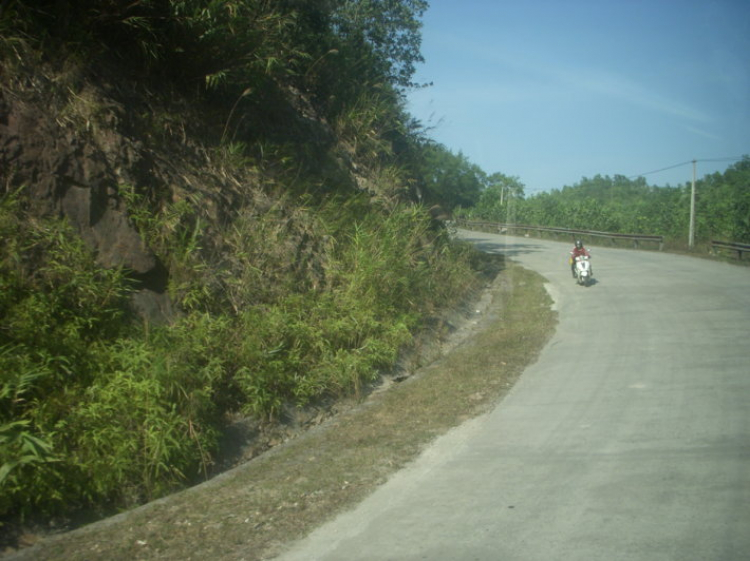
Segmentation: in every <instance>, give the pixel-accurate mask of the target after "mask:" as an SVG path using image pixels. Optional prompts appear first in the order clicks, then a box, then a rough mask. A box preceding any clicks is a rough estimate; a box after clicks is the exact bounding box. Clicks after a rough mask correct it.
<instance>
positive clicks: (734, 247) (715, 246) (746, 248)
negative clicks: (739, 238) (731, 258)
mask: <svg viewBox="0 0 750 561" xmlns="http://www.w3.org/2000/svg"><path fill="white" fill-rule="evenodd" d="M719 249H726V250H729V251H736V252H737V259H739V260H740V261H742V254H743V253H744V252H750V244H746V243H734V242H720V241H716V240H711V253H716V252H717V250H719Z"/></svg>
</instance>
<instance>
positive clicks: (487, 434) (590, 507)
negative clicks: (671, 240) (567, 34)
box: [280, 232, 750, 561]
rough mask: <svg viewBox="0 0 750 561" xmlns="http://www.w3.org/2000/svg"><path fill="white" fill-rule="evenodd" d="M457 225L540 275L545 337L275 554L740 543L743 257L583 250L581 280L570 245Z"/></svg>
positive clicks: (717, 552) (743, 539)
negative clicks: (525, 363)
mask: <svg viewBox="0 0 750 561" xmlns="http://www.w3.org/2000/svg"><path fill="white" fill-rule="evenodd" d="M461 235H462V236H463V237H465V238H467V239H470V240H472V241H473V242H475V243H477V244H478V245H479V246H480V247H481V248H483V249H484V250H486V251H492V252H497V251H499V252H505V253H507V254H509V255H510V256H512V257H513V258H514V259H515V260H517V261H518V262H520V263H521V264H522V265H524V266H525V267H527V268H530V269H533V270H536V271H538V272H540V273H541V274H542V275H544V276H545V277H546V278H547V279H548V280H549V285H548V288H549V291H550V293H551V294H552V295H553V297H554V298H555V300H556V305H557V308H558V310H559V314H560V323H559V326H558V330H557V333H556V335H555V336H554V337H553V339H552V340H551V341H550V343H549V344H548V346H547V347H546V348H545V350H544V351H543V353H542V355H541V357H540V359H539V360H538V361H537V363H536V364H534V365H533V366H531V367H530V368H528V369H527V370H526V372H525V373H524V374H523V376H522V378H521V380H520V381H519V382H518V383H517V384H516V386H515V387H514V388H513V390H512V391H511V392H510V394H509V395H508V396H507V397H506V398H505V399H504V400H503V401H502V402H501V403H500V404H499V406H498V407H496V408H495V409H494V411H492V412H491V413H489V414H487V415H485V416H483V417H480V418H478V419H475V420H473V421H471V422H469V423H467V424H465V425H463V426H461V427H459V428H457V429H455V430H453V431H452V432H450V433H449V434H448V435H446V436H445V437H443V438H441V439H439V440H438V441H437V442H436V443H435V445H434V446H432V447H430V448H429V450H428V451H427V452H425V453H424V454H423V455H422V456H421V457H420V458H419V459H418V460H417V461H416V462H415V463H414V464H413V465H412V466H410V467H409V468H407V469H405V470H403V471H401V472H399V473H398V474H397V475H395V476H394V477H393V478H392V479H391V480H390V481H389V482H388V483H386V484H385V485H383V486H382V487H380V488H379V489H378V490H377V491H376V492H375V493H373V494H372V495H371V496H370V497H369V498H368V499H366V500H365V501H364V502H363V503H361V504H360V505H359V506H358V507H357V508H355V509H354V510H352V511H350V512H348V513H345V514H343V515H341V516H339V517H338V518H336V519H335V520H334V521H332V522H331V523H329V524H327V525H324V526H323V527H321V528H320V529H319V530H317V531H316V532H314V533H313V534H311V536H309V537H308V538H307V539H306V540H303V541H301V542H299V543H297V544H296V545H295V546H294V547H293V548H292V549H291V550H290V551H288V552H287V554H286V555H284V556H282V557H281V558H280V559H283V560H284V561H292V560H305V561H309V560H313V559H316V560H330V561H334V560H341V561H352V560H373V561H381V560H388V559H390V560H394V561H396V560H398V561H411V560H417V559H425V560H431V561H439V560H446V561H447V560H451V561H456V560H481V561H490V560H491V561H496V560H507V561H513V560H524V561H527V560H529V561H530V560H534V561H536V560H539V561H553V560H563V561H576V560H581V561H598V560H607V561H617V560H633V561H635V560H648V561H660V560H670V561H671V560H675V561H692V560H695V561H698V560H700V561H720V560H726V561H742V560H747V559H750V268H742V267H736V266H732V265H727V264H720V263H714V262H711V261H707V260H700V259H694V258H689V257H681V256H674V255H669V254H662V253H658V252H646V251H628V250H617V249H604V248H601V249H599V248H594V249H593V260H592V262H593V266H594V276H595V278H596V279H597V283H596V284H595V285H593V286H591V287H589V288H584V287H579V286H576V285H575V283H574V281H573V279H572V278H571V276H570V272H569V269H567V268H566V255H567V251H568V248H569V245H570V244H561V243H556V242H548V241H539V240H534V239H530V238H512V237H504V236H499V235H492V234H482V233H476V232H461ZM500 352H501V350H500V349H498V353H500Z"/></svg>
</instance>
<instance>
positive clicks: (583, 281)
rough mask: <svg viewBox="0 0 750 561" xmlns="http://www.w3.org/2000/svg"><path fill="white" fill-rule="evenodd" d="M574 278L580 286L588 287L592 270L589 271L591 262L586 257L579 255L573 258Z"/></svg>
mask: <svg viewBox="0 0 750 561" xmlns="http://www.w3.org/2000/svg"><path fill="white" fill-rule="evenodd" d="M574 272H575V276H576V282H577V283H578V284H580V285H581V286H588V285H589V284H591V278H592V276H593V275H592V270H591V262H590V261H589V257H588V256H587V255H579V256H578V257H576V258H575V268H574Z"/></svg>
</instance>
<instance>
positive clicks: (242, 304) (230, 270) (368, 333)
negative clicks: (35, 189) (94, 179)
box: [0, 192, 474, 520]
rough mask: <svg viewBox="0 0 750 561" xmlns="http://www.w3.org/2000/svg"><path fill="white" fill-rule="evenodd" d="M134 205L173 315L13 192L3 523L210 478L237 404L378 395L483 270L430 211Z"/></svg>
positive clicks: (131, 199) (0, 328)
mask: <svg viewBox="0 0 750 561" xmlns="http://www.w3.org/2000/svg"><path fill="white" fill-rule="evenodd" d="M126 200H127V201H128V205H129V208H130V213H131V218H132V219H133V222H134V224H135V225H136V226H137V227H138V228H139V230H140V231H141V235H142V236H143V238H144V239H145V240H147V241H148V243H149V245H150V246H151V247H152V249H153V250H154V251H155V252H156V253H157V255H159V256H160V258H161V259H163V260H164V262H166V263H168V265H169V269H170V274H171V278H170V285H171V295H172V298H173V302H174V304H175V306H176V307H177V308H178V309H179V310H180V312H179V314H178V315H177V318H176V319H175V320H174V321H173V322H172V323H171V324H165V325H148V324H143V323H142V322H138V321H135V318H133V317H132V316H131V314H130V312H129V311H128V295H129V293H130V291H131V290H132V288H131V285H130V283H129V281H128V276H127V272H126V271H121V270H107V269H102V268H101V267H99V266H98V265H97V264H96V260H95V255H94V254H93V253H92V252H91V251H90V250H89V249H87V248H86V246H85V245H84V244H83V242H82V241H81V240H80V239H79V238H78V237H77V235H76V234H75V233H74V232H73V231H72V229H71V228H70V227H69V226H67V225H66V224H65V222H63V221H58V220H39V219H31V218H30V217H29V216H27V215H26V214H25V212H24V211H23V205H22V195H21V194H18V193H16V194H11V195H5V196H4V197H3V198H2V201H0V234H2V238H3V241H4V243H3V246H2V248H1V249H0V289H1V290H0V490H1V491H2V492H0V520H2V519H5V520H8V519H16V520H18V519H23V518H26V517H32V516H39V515H42V516H50V515H60V514H65V513H70V512H71V511H73V510H76V509H83V508H87V509H91V508H94V509H100V510H101V509H109V508H123V507H127V506H131V505H134V504H138V503H140V502H143V501H145V500H149V499H152V498H154V497H158V496H160V495H163V494H164V493H167V492H169V491H171V490H173V489H175V488H177V487H179V486H181V485H184V484H186V483H188V482H190V481H194V480H195V479H196V478H200V477H205V476H206V475H207V474H208V472H209V470H210V466H211V461H212V454H213V453H214V452H215V451H216V449H217V445H218V440H219V436H220V434H221V430H222V427H223V424H224V422H225V420H226V419H227V416H228V415H230V414H237V413H244V414H246V415H251V416H254V417H256V418H258V419H264V420H273V419H275V418H277V417H278V416H279V414H280V412H281V410H282V407H284V406H285V405H286V404H290V405H297V406H304V405H306V404H309V403H311V402H314V401H315V400H317V399H319V398H321V397H323V396H332V397H337V396H344V395H356V394H359V393H361V392H362V389H363V387H364V386H365V385H366V384H368V383H371V382H373V381H374V380H375V379H376V378H377V377H378V376H379V375H380V373H381V372H382V371H383V370H384V369H388V368H390V367H391V366H392V365H393V364H394V362H395V360H396V358H397V356H398V354H399V350H400V349H401V348H403V346H404V345H406V344H408V343H409V341H410V340H411V338H412V336H413V334H414V333H415V332H416V331H418V330H419V328H420V326H421V325H422V324H423V322H424V320H425V318H427V317H429V316H430V315H431V314H433V313H434V312H435V311H436V310H437V309H439V308H440V307H442V306H445V305H448V304H449V303H450V302H451V300H452V299H453V298H455V296H456V295H457V294H461V293H462V292H463V291H464V289H465V287H466V286H468V285H470V284H471V283H472V281H473V278H474V277H473V273H472V271H471V267H470V264H469V261H470V254H468V253H467V252H466V250H465V249H462V248H460V247H456V246H454V245H452V243H451V242H450V240H449V238H448V236H447V234H446V233H445V232H444V231H442V230H441V229H440V228H436V227H435V226H434V224H432V223H431V221H430V218H429V215H428V213H427V212H425V210H424V209H422V208H420V207H414V206H410V205H396V206H391V207H383V208H380V209H379V210H378V209H376V207H374V206H372V205H371V204H370V203H369V202H368V201H366V200H350V201H349V202H346V203H341V202H331V203H328V204H326V205H323V207H321V208H318V209H315V210H314V211H312V210H310V209H305V208H301V207H295V208H293V209H292V210H289V208H290V207H286V206H285V205H283V204H281V203H280V204H279V205H278V206H277V207H276V208H275V209H271V210H270V211H269V212H265V213H264V214H262V215H259V214H253V213H251V212H249V211H239V212H238V213H237V214H236V215H235V217H234V219H233V220H231V221H229V222H227V223H226V224H225V225H224V226H223V230H222V231H220V232H218V235H217V231H216V228H217V227H218V226H217V225H216V224H210V225H209V224H207V222H206V221H207V218H206V217H205V216H204V215H202V214H201V212H200V211H198V210H196V209H197V207H198V205H196V204H193V205H186V204H185V203H175V204H174V205H171V204H164V205H161V206H160V207H158V208H160V210H158V211H154V210H149V208H157V207H148V206H147V205H144V204H142V201H140V200H139V199H138V197H137V196H135V195H134V194H133V193H132V192H130V195H128V196H127V197H126ZM284 209H286V210H284ZM212 229H213V236H212V237H209V235H208V233H207V232H209V231H212Z"/></svg>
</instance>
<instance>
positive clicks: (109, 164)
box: [0, 73, 169, 317]
mask: <svg viewBox="0 0 750 561" xmlns="http://www.w3.org/2000/svg"><path fill="white" fill-rule="evenodd" d="M56 90H59V87H58V86H57V85H56V84H55V83H54V82H53V81H52V80H51V79H49V78H47V77H45V76H43V75H42V74H41V73H40V74H36V75H26V76H16V79H15V80H13V81H12V82H11V83H10V84H8V83H6V87H4V88H3V89H2V90H0V170H1V171H0V173H1V174H2V180H3V188H4V189H5V190H11V189H17V188H19V187H23V189H24V194H25V195H26V196H27V198H28V201H29V206H30V210H31V212H32V215H40V216H41V215H47V216H49V215H52V216H59V217H66V218H67V219H68V221H69V222H70V224H71V225H73V227H74V228H75V229H76V230H78V232H79V233H80V235H81V236H82V238H83V239H84V240H85V241H86V242H87V243H88V244H89V245H90V246H91V247H92V248H93V249H94V250H95V251H96V254H97V256H98V260H99V262H100V264H101V265H103V266H105V267H117V266H122V267H125V268H127V269H129V270H131V271H132V274H133V276H134V277H135V278H137V279H138V280H140V281H141V287H142V290H141V291H140V293H139V294H138V295H136V297H135V299H134V302H135V303H136V305H137V308H138V309H139V311H140V312H142V313H145V314H147V315H149V316H152V317H153V316H158V315H163V314H169V303H168V301H167V299H166V298H165V297H164V290H165V286H166V284H165V283H166V277H165V275H166V271H165V269H164V266H163V265H162V264H161V263H160V262H159V260H158V259H157V258H156V256H155V255H154V254H153V252H152V251H151V250H150V249H149V248H148V247H146V244H145V243H144V242H143V240H142V239H141V236H140V235H139V233H138V232H137V231H136V229H135V227H134V226H133V224H132V222H131V221H130V220H129V218H128V214H127V211H126V209H125V207H124V204H123V201H122V199H121V197H120V196H119V186H120V185H122V184H131V185H137V184H144V183H148V182H152V181H153V179H151V178H153V177H155V176H157V175H164V174H165V173H167V172H166V170H157V169H156V168H157V164H156V162H155V161H154V159H153V157H151V156H150V154H149V152H148V151H147V150H146V149H145V148H144V146H143V144H142V143H141V142H138V141H137V140H136V139H134V138H130V137H128V136H127V135H124V134H122V133H121V132H119V131H118V123H119V121H120V119H121V116H122V113H123V108H122V106H120V105H118V104H116V103H114V102H112V101H107V100H106V98H104V97H103V95H102V93H101V92H98V91H96V90H95V89H93V87H91V86H87V87H85V88H83V89H81V90H80V91H79V92H73V91H72V90H70V91H69V92H67V93H68V95H66V96H64V97H63V98H61V97H60V95H59V93H57V91H56Z"/></svg>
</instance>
